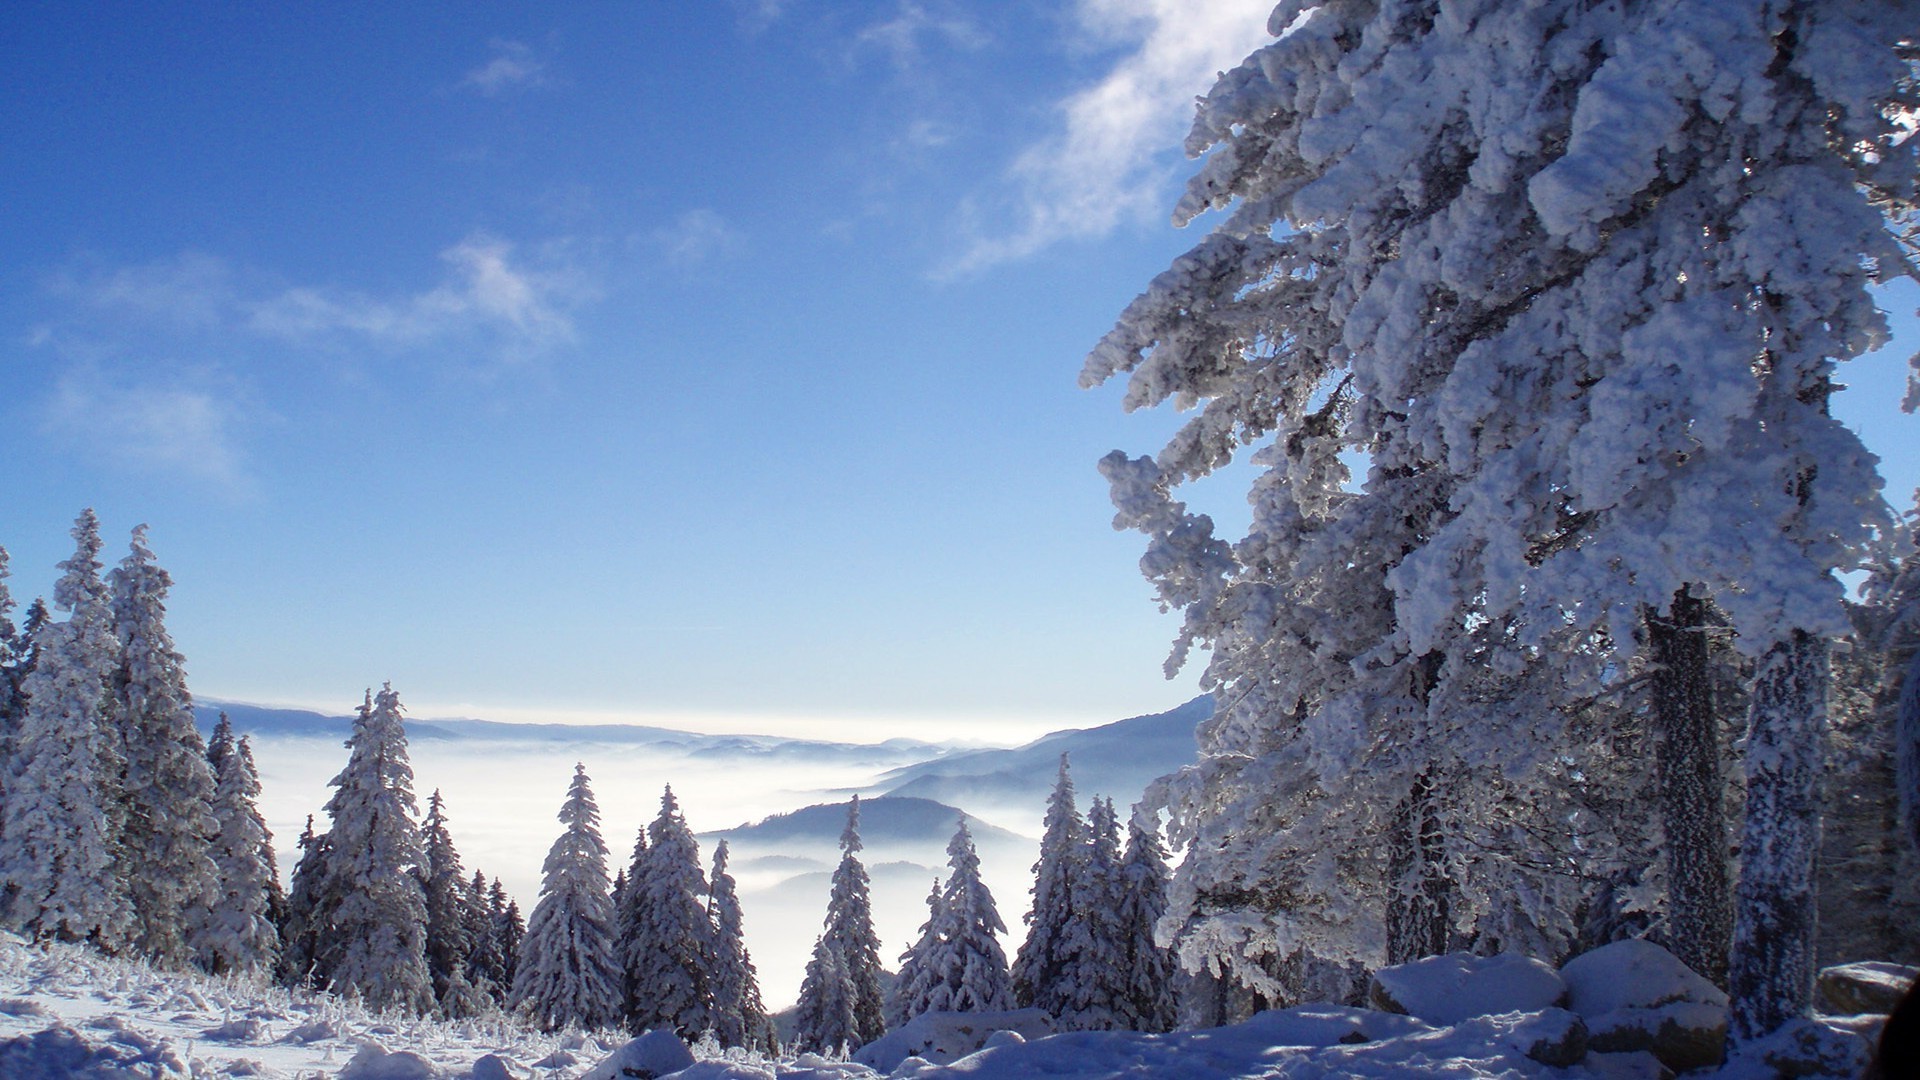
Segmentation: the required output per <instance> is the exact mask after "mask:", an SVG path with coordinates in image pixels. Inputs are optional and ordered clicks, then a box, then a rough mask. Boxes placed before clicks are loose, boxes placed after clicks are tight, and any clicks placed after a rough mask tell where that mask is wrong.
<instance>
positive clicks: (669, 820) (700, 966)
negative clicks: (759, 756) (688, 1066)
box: [621, 787, 714, 1039]
mask: <svg viewBox="0 0 1920 1080" xmlns="http://www.w3.org/2000/svg"><path fill="white" fill-rule="evenodd" d="M635 856H636V860H637V861H636V864H635V871H634V873H632V874H630V875H628V878H627V892H628V894H629V896H630V902H629V906H628V910H629V911H630V913H631V918H630V921H629V922H628V924H627V926H626V927H625V930H626V932H627V933H628V934H629V935H630V936H628V937H627V938H626V939H625V940H624V941H622V942H621V951H622V955H623V957H624V962H625V970H626V990H627V995H626V996H627V1004H628V1007H629V1011H628V1013H627V1026H628V1027H629V1028H630V1029H632V1030H633V1031H634V1032H636V1033H638V1032H642V1031H645V1030H648V1029H650V1028H656V1027H665V1028H671V1029H673V1031H674V1032H675V1033H676V1034H678V1035H679V1036H680V1037H681V1038H683V1039H695V1038H698V1037H699V1036H700V1035H701V1033H703V1032H705V1031H707V1030H708V1029H709V1028H711V1027H712V1026H713V1025H714V1020H713V1016H712V1012H711V1009H712V1005H713V988H712V986H711V984H710V978H709V973H708V964H709V962H710V958H711V956H712V953H713V947H714V945H713V924H712V922H711V921H710V920H709V919H708V917H707V904H706V896H707V891H708V887H707V879H706V875H705V874H704V873H703V872H702V871H701V869H700V851H699V846H698V845H697V844H696V843H695V842H694V839H693V831H692V830H691V829H689V828H688V827H687V821H686V818H685V817H683V816H681V813H680V804H679V802H678V801H677V800H676V799H675V798H674V797H673V788H672V787H668V788H667V789H666V791H665V792H664V793H663V794H662V795H661V797H660V813H659V815H658V816H657V817H655V818H654V819H653V824H651V825H649V826H648V827H647V845H646V848H645V850H644V851H641V850H640V849H639V847H638V845H636V849H635Z"/></svg>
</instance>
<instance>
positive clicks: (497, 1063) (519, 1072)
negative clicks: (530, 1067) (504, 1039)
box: [468, 1054, 533, 1080]
mask: <svg viewBox="0 0 1920 1080" xmlns="http://www.w3.org/2000/svg"><path fill="white" fill-rule="evenodd" d="M532 1075H533V1074H532V1073H531V1072H529V1071H527V1070H526V1069H523V1068H521V1067H520V1066H518V1065H516V1064H514V1063H513V1062H512V1061H511V1060H509V1059H507V1058H503V1057H501V1056H500V1055H499V1054H488V1055H486V1056H485V1057H482V1058H481V1059H480V1060H478V1061H476V1062H474V1063H473V1071H472V1072H471V1073H469V1074H468V1080H528V1078H529V1077H531V1076H532Z"/></svg>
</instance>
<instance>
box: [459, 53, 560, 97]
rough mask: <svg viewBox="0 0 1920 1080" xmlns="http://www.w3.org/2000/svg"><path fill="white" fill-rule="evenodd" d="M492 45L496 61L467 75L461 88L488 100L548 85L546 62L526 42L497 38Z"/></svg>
mask: <svg viewBox="0 0 1920 1080" xmlns="http://www.w3.org/2000/svg"><path fill="white" fill-rule="evenodd" d="M491 45H492V47H493V59H491V60H489V61H487V62H486V63H484V64H482V65H480V66H479V67H477V68H474V69H473V70H472V71H469V72H467V74H466V77H465V78H463V79H461V80H460V86H461V88H463V89H467V90H473V91H475V92H477V93H480V94H484V95H485V96H487V97H500V96H501V95H503V94H506V93H509V92H511V91H514V90H533V89H537V88H539V87H542V86H545V85H546V84H547V65H546V62H545V61H543V60H541V59H540V58H539V57H537V56H535V55H534V53H533V50H532V49H531V48H529V47H527V46H526V45H525V44H524V43H522V42H518V41H506V40H499V39H496V40H494V41H493V42H491Z"/></svg>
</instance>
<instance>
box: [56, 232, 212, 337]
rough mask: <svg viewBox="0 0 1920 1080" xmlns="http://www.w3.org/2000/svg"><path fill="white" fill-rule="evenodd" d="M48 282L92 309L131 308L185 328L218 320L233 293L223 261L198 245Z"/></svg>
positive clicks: (205, 325) (63, 275) (64, 294)
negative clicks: (153, 258)
mask: <svg viewBox="0 0 1920 1080" xmlns="http://www.w3.org/2000/svg"><path fill="white" fill-rule="evenodd" d="M50 286H51V291H52V292H53V293H54V295H56V296H61V297H65V298H68V299H73V300H78V301H80V302H81V303H83V304H85V305H86V306H87V307H90V308H94V309H96V310H114V309H120V310H125V311H130V312H133V313H136V314H138V315H140V316H142V317H144V318H149V319H153V320H156V321H160V322H164V323H166V324H168V325H171V326H176V327H181V328H185V329H193V328H207V327H212V326H216V325H218V324H219V323H220V322H221V320H222V319H224V318H225V317H226V313H227V309H228V308H229V306H230V305H231V304H232V303H233V298H234V296H233V281H232V274H231V273H230V271H229V269H228V266H227V264H226V261H225V260H223V259H219V258H216V257H215V256H212V255H208V254H205V253H204V252H198V251H185V252H181V253H180V254H178V255H175V256H172V257H170V258H166V259H159V260H156V261H154V262H149V263H142V264H139V265H136V266H122V267H115V268H112V269H109V270H103V271H94V272H91V273H78V272H74V271H66V272H62V273H60V274H58V275H56V276H55V277H54V278H53V280H52V282H51V283H50Z"/></svg>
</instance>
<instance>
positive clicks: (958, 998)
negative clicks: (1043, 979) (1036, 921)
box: [922, 817, 1013, 1012]
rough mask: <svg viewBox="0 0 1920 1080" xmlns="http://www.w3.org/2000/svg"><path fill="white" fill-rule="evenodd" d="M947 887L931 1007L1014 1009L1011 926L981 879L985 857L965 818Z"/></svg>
mask: <svg viewBox="0 0 1920 1080" xmlns="http://www.w3.org/2000/svg"><path fill="white" fill-rule="evenodd" d="M947 868H948V873H947V884H946V888H945V889H944V890H943V891H942V893H941V897H940V904H939V911H938V914H939V933H938V934H937V935H936V943H935V945H934V947H933V951H932V953H931V955H930V958H929V960H928V965H927V966H928V967H929V968H931V969H932V973H933V977H932V978H931V979H930V980H929V988H928V993H927V996H926V1008H925V1009H924V1010H922V1011H932V1012H1000V1011H1002V1010H1006V1009H1011V1008H1013V976H1012V974H1011V973H1010V972H1009V971H1008V969H1007V954H1006V951H1005V950H1004V949H1002V948H1001V947H1000V937H999V935H1001V934H1004V933H1006V930H1007V924H1006V923H1005V922H1004V921H1003V920H1002V919H1001V918H1000V910H999V908H998V906H996V905H995V904H994V902H993V892H992V890H990V889H988V888H987V883H986V882H985V881H983V880H982V879H981V877H980V855H979V853H978V852H977V851H975V850H974V846H973V833H972V831H971V830H969V829H968V828H967V819H966V818H965V817H962V818H961V819H960V822H959V825H958V826H957V827H956V828H955V829H954V832H953V839H952V840H949V841H948V842H947Z"/></svg>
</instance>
